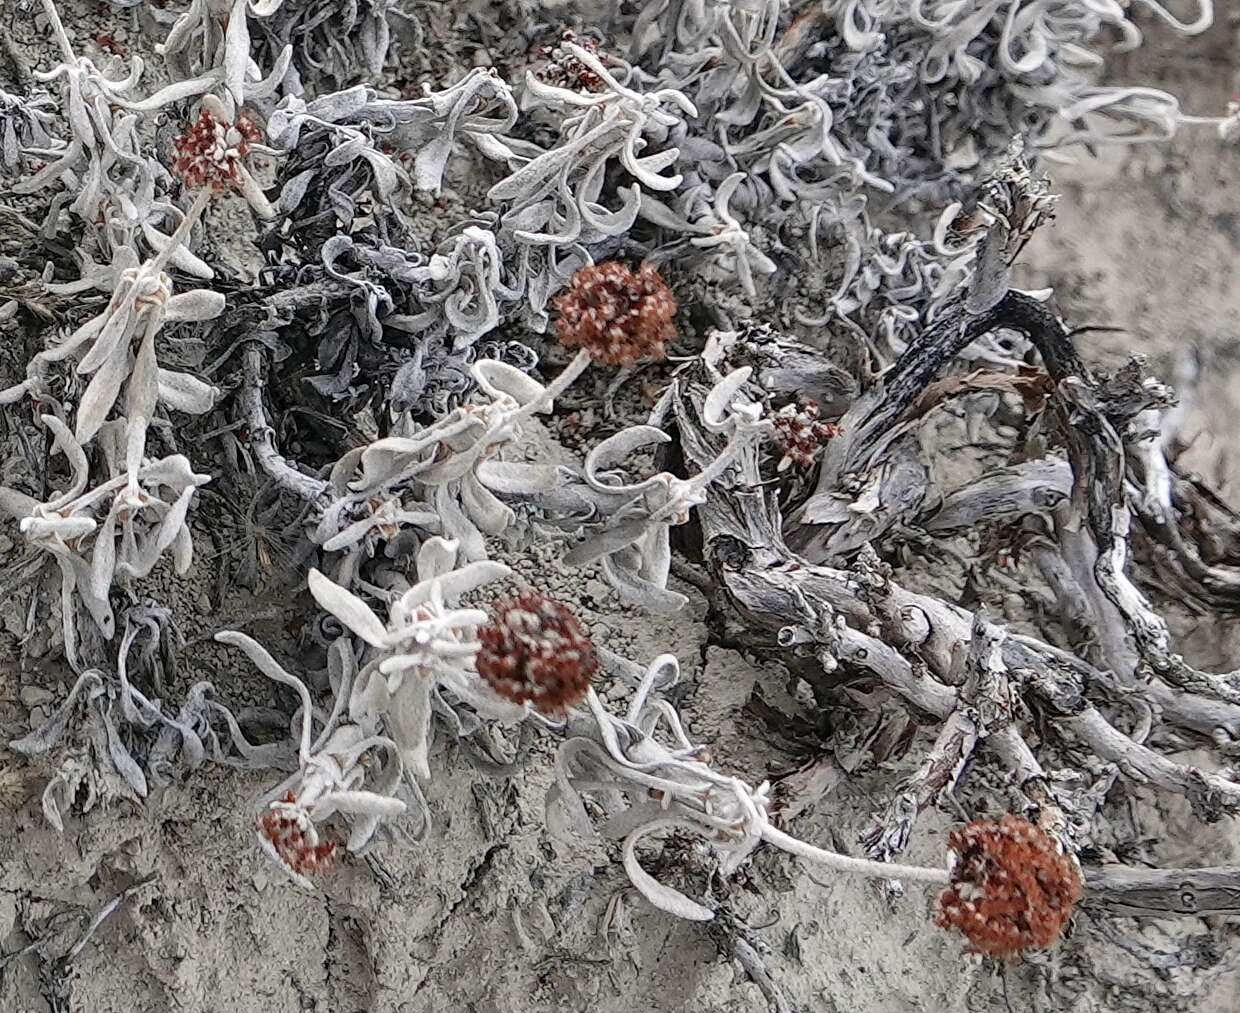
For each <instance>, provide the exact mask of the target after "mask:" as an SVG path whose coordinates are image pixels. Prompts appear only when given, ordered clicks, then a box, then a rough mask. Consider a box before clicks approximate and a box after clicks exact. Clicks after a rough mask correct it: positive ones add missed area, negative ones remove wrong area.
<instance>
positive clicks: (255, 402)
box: [238, 342, 327, 502]
mask: <svg viewBox="0 0 1240 1013" xmlns="http://www.w3.org/2000/svg"><path fill="white" fill-rule="evenodd" d="M238 399H239V405H240V410H241V414H242V416H243V417H244V419H245V422H246V426H247V427H248V429H249V446H250V449H252V450H253V451H254V456H255V457H257V458H258V463H259V464H260V465H261V466H262V469H263V470H264V471H265V472H266V473H267V474H268V475H269V476H270V477H271V479H272V480H273V481H274V482H275V483H276V484H277V485H278V486H279V487H280V488H281V489H285V490H287V491H288V492H291V493H293V494H294V495H296V496H299V497H300V498H302V499H304V500H309V501H311V502H314V501H317V500H319V499H321V498H322V497H323V494H324V493H325V492H326V491H327V482H325V481H324V480H323V479H321V478H315V477H314V476H312V475H307V474H305V473H304V472H301V471H298V470H297V469H296V468H294V467H293V466H292V465H291V464H289V463H288V461H287V460H285V459H284V457H283V456H282V455H281V454H280V452H279V450H277V449H276V445H275V434H274V431H273V430H272V428H271V426H270V425H268V424H267V413H266V411H265V410H264V408H263V349H262V346H261V345H258V344H255V343H254V342H250V343H249V344H247V345H246V346H245V349H244V351H243V352H242V381H241V390H240V392H239V393H238Z"/></svg>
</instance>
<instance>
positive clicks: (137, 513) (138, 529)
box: [0, 414, 208, 670]
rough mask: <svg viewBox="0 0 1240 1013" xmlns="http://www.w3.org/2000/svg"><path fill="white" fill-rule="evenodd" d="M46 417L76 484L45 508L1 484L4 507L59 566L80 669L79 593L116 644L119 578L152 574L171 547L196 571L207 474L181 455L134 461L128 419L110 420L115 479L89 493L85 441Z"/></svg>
mask: <svg viewBox="0 0 1240 1013" xmlns="http://www.w3.org/2000/svg"><path fill="white" fill-rule="evenodd" d="M41 418H42V422H43V424H44V425H45V426H46V427H47V429H48V431H49V432H50V433H51V435H52V437H53V441H54V442H53V445H52V446H53V450H54V451H55V452H56V453H58V454H60V455H61V456H63V457H64V458H65V459H66V461H67V463H68V465H69V469H70V476H69V485H68V487H67V488H66V489H65V490H64V491H62V492H59V493H56V494H55V495H53V496H52V498H50V499H49V500H47V501H46V502H42V503H41V502H39V501H38V500H37V499H35V498H34V497H32V496H29V495H27V494H25V493H22V492H20V491H18V490H16V489H10V488H7V487H0V509H3V511H4V512H5V513H6V514H8V515H9V516H10V517H12V518H14V519H16V520H17V521H18V527H19V529H20V531H21V533H22V535H23V536H24V537H25V539H26V541H27V542H28V543H29V544H30V545H32V546H33V547H35V548H38V549H40V550H42V551H44V552H46V553H48V554H49V555H50V556H51V557H52V558H53V559H54V560H55V561H56V564H57V566H58V567H59V568H60V574H61V616H62V622H63V624H64V642H65V655H66V657H67V658H68V660H69V663H70V665H71V666H73V668H74V669H77V670H80V668H81V664H80V662H79V658H78V651H77V644H78V635H77V620H76V616H77V601H76V599H75V595H74V592H75V591H76V592H77V595H76V597H77V598H80V600H81V602H82V604H83V605H84V606H85V608H86V611H87V613H88V614H89V615H90V617H91V618H92V619H93V620H94V623H95V626H96V627H97V629H98V630H99V632H100V633H101V634H102V635H103V637H104V638H105V639H111V638H112V636H113V634H114V633H115V629H116V619H115V616H114V614H113V611H112V606H111V603H110V602H109V600H108V597H109V593H110V591H111V589H112V585H113V583H114V582H115V581H116V580H117V579H118V578H119V579H120V580H122V581H128V580H136V579H141V578H143V577H145V576H146V575H147V574H149V573H150V572H151V570H152V569H154V567H155V564H156V563H157V562H158V561H159V559H160V557H161V556H162V555H163V554H164V552H165V551H166V550H168V549H171V550H172V553H173V561H174V564H175V566H176V569H177V571H178V572H180V573H184V572H185V571H186V570H188V569H189V565H190V561H191V559H192V557H193V542H192V540H191V537H190V532H189V527H188V524H187V523H186V515H187V513H188V510H189V505H190V500H191V498H192V497H193V494H194V491H195V490H196V489H197V488H198V487H199V486H200V485H202V484H204V483H205V482H206V481H207V480H208V476H206V475H198V474H195V473H194V471H193V469H192V468H191V466H190V463H189V460H188V459H187V458H185V457H184V456H182V455H180V454H172V455H169V456H167V457H164V458H161V459H159V460H157V461H150V460H141V461H138V460H135V459H134V458H133V456H132V455H130V454H128V453H127V449H128V448H127V447H126V445H125V443H126V440H125V437H126V433H125V430H126V428H129V422H128V420H127V419H125V418H124V417H121V418H118V419H116V420H114V421H112V422H109V423H106V424H105V425H104V426H103V428H102V430H101V431H100V433H99V439H98V441H97V442H98V445H99V449H100V450H101V452H102V454H103V457H104V459H105V461H106V463H107V468H108V476H109V477H108V478H107V479H106V480H105V481H104V482H103V483H102V484H100V485H98V486H96V487H95V488H93V489H88V488H87V484H88V479H89V475H88V471H89V468H88V463H87V459H86V451H85V450H84V449H83V447H82V445H81V443H79V442H78V440H77V439H76V438H75V437H74V435H73V433H72V432H71V431H70V429H69V427H68V426H67V425H66V424H65V423H64V422H63V421H62V420H61V419H60V418H58V417H57V416H56V415H53V414H47V415H43V416H41Z"/></svg>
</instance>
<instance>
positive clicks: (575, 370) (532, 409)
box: [509, 349, 591, 423]
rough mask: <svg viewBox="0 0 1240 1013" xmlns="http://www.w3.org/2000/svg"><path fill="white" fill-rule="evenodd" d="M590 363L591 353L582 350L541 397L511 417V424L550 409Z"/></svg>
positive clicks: (523, 406)
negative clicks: (547, 408)
mask: <svg viewBox="0 0 1240 1013" xmlns="http://www.w3.org/2000/svg"><path fill="white" fill-rule="evenodd" d="M590 362H591V359H590V353H589V352H587V351H585V349H582V350H581V351H580V352H578V353H577V354H576V355H575V356H574V357H573V361H572V362H570V363H569V364H568V365H567V366H565V367H564V370H563V372H561V373H560V375H559V376H557V377H556V378H555V379H554V380H552V381H551V383H549V384H548V385H547V389H546V390H544V391H543V392H542V394H541V395H539V396H538V397H536V398H534V400H533V401H530V402H529V403H528V404H525V405H522V406H521V408H520V409H518V410H517V411H516V412H514V413H513V414H512V415H511V416H509V422H510V423H520V422H523V421H525V420H526V419H528V418H529V417H530V416H531V415H533V414H534V413H536V412H539V411H542V409H543V408H546V407H549V406H550V405H551V403H552V402H553V401H555V399H556V398H557V397H559V396H560V395H561V394H563V393H564V391H566V390H568V388H569V386H571V384H572V383H573V381H574V380H576V379H577V377H579V376H581V374H582V373H584V372H585V371H586V370H587V369H589V368H590Z"/></svg>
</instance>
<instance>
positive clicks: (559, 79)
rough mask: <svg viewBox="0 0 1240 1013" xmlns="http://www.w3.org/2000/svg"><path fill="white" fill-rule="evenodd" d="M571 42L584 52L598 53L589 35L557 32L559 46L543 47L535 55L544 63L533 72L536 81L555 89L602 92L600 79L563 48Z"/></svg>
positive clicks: (595, 43)
mask: <svg viewBox="0 0 1240 1013" xmlns="http://www.w3.org/2000/svg"><path fill="white" fill-rule="evenodd" d="M565 42H571V43H572V44H573V45H575V46H580V47H581V48H582V49H584V50H585V51H586V52H587V53H592V54H593V53H597V52H598V40H597V39H595V38H594V37H593V36H590V35H578V34H577V33H576V32H574V31H573V30H572V29H571V28H565V29H564V31H563V32H561V33H560V43H559V45H556V46H543V47H542V49H541V50H540V53H539V55H541V56H542V58H543V59H544V60H545V61H546V63H545V64H543V65H542V66H541V67H539V68H537V69H536V70H535V71H534V76H535V77H537V78H538V80H540V81H545V82H546V83H547V84H550V85H554V86H555V87H557V88H568V89H569V90H570V91H583V92H584V91H602V90H603V79H602V78H601V77H599V76H598V74H597V73H596V72H595V71H593V70H591V69H590V68H589V67H588V66H586V65H585V64H584V63H582V61H581V60H580V59H579V58H578V57H577V56H575V55H573V53H572V51H571V50H569V49H568V47H567V46H565V45H564V43H565Z"/></svg>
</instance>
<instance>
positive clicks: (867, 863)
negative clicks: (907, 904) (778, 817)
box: [762, 824, 950, 886]
mask: <svg viewBox="0 0 1240 1013" xmlns="http://www.w3.org/2000/svg"><path fill="white" fill-rule="evenodd" d="M762 839H763V840H764V841H766V843H767V844H773V845H775V847H777V848H779V849H780V850H781V851H786V852H788V854H790V855H796V856H798V857H799V858H808V859H809V860H810V861H811V862H817V863H818V864H819V865H825V866H826V867H827V868H828V869H834V870H835V871H836V872H847V873H852V874H853V875H857V876H868V877H869V878H871V879H899V880H903V881H906V882H911V883H926V884H928V885H930V886H947V884H948V883H949V882H950V877H949V876H948V874H947V870H946V869H933V868H929V867H927V866H924V865H896V864H894V863H892V862H875V861H872V860H870V859H868V858H853V857H852V856H851V855H841V854H840V853H839V852H837V851H826V850H824V849H823V848H816V847H814V846H813V845H812V844H806V843H805V842H804V841H799V840H797V839H796V838H795V837H790V836H789V835H788V834H785V833H784V832H783V831H782V830H776V829H775V828H774V827H773V826H771V825H770V824H767V825H766V826H764V827H763V828H762Z"/></svg>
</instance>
